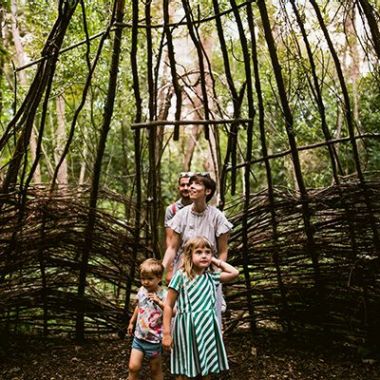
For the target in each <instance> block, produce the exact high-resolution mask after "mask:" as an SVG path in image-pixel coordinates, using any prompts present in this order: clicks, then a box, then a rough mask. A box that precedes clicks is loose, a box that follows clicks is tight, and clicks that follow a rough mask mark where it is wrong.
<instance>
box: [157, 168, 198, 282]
mask: <svg viewBox="0 0 380 380" xmlns="http://www.w3.org/2000/svg"><path fill="white" fill-rule="evenodd" d="M193 174H194V173H192V172H182V173H180V174H179V177H178V191H179V195H180V198H179V199H178V200H177V201H175V202H174V203H172V204H170V205H169V206H168V207H166V211H165V220H164V226H165V245H166V247H167V245H168V242H169V241H170V240H171V237H172V234H173V230H172V229H171V228H169V225H168V223H169V220H171V219H172V218H173V217H174V215H175V214H176V213H177V211H178V210H180V209H181V208H183V207H185V206H187V205H189V204H191V200H190V192H189V180H190V177H191V176H192V175H193ZM172 270H173V265H171V266H170V268H168V271H167V276H168V278H171V272H172Z"/></svg>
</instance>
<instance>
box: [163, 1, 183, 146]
mask: <svg viewBox="0 0 380 380" xmlns="http://www.w3.org/2000/svg"><path fill="white" fill-rule="evenodd" d="M169 23H170V17H169V0H164V32H165V36H166V40H167V42H168V56H169V62H170V72H171V75H172V82H173V87H174V93H175V96H176V109H175V120H180V118H181V104H182V95H181V87H180V85H179V84H178V78H177V69H176V65H177V64H176V60H175V55H174V46H173V37H172V34H171V31H170V28H169ZM178 139H179V126H178V125H176V126H175V127H174V140H178Z"/></svg>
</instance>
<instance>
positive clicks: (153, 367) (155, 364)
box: [149, 355, 164, 380]
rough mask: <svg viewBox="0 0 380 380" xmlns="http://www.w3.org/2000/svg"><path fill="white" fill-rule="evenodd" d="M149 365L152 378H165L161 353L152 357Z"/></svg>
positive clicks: (159, 379)
mask: <svg viewBox="0 0 380 380" xmlns="http://www.w3.org/2000/svg"><path fill="white" fill-rule="evenodd" d="M149 365H150V372H151V374H152V380H163V379H164V375H163V374H162V366H161V355H159V356H156V357H155V358H152V359H150V362H149Z"/></svg>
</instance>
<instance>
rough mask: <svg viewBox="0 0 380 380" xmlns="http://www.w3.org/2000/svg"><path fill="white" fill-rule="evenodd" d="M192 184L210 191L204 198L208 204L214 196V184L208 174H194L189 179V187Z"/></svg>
mask: <svg viewBox="0 0 380 380" xmlns="http://www.w3.org/2000/svg"><path fill="white" fill-rule="evenodd" d="M192 183H198V184H201V185H203V186H204V187H205V188H206V189H208V190H211V192H210V194H208V195H207V196H206V202H208V201H209V200H210V199H211V198H212V197H213V196H214V194H215V190H216V182H215V181H214V180H213V179H212V178H211V177H210V174H209V173H205V174H202V173H196V174H194V175H193V176H191V177H190V180H189V186H190V185H191V184H192Z"/></svg>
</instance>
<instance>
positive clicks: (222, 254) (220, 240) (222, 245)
mask: <svg viewBox="0 0 380 380" xmlns="http://www.w3.org/2000/svg"><path fill="white" fill-rule="evenodd" d="M229 237H230V234H229V232H226V233H225V234H221V235H219V236H218V237H217V245H218V257H219V259H220V260H223V261H227V257H228V239H229Z"/></svg>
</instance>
